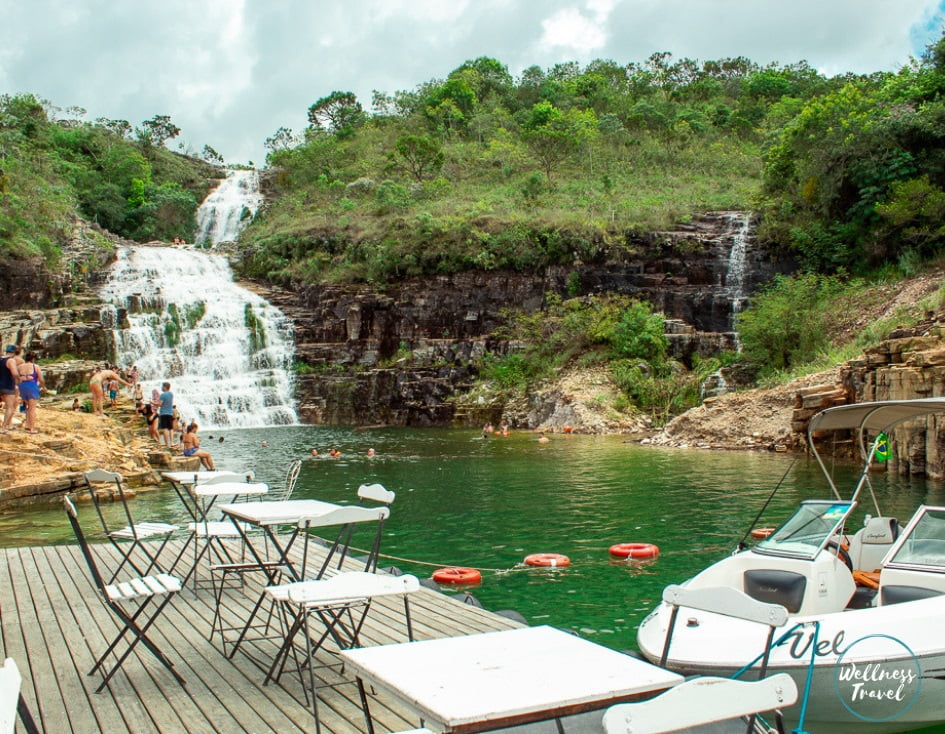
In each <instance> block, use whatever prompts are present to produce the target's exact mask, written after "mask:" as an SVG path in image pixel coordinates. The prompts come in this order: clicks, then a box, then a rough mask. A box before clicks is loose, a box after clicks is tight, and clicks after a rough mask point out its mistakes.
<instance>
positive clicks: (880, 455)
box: [873, 433, 889, 464]
mask: <svg viewBox="0 0 945 734" xmlns="http://www.w3.org/2000/svg"><path fill="white" fill-rule="evenodd" d="M873 457H874V458H875V459H876V461H878V462H879V463H880V464H882V463H883V462H884V461H886V460H887V459H888V458H889V437H888V436H887V435H886V434H885V433H881V434H879V435H878V436H877V437H876V448H875V449H873Z"/></svg>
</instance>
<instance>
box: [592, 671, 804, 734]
mask: <svg viewBox="0 0 945 734" xmlns="http://www.w3.org/2000/svg"><path fill="white" fill-rule="evenodd" d="M795 701H797V685H796V684H795V683H794V679H793V678H791V676H790V675H788V674H787V673H777V674H776V675H772V676H770V677H768V678H762V679H761V680H755V681H741V680H732V679H731V678H715V677H711V676H706V677H702V678H692V679H691V680H687V681H685V682H683V683H680V684H679V685H678V686H674V687H673V688H670V689H669V690H668V691H666V692H665V693H661V694H660V695H659V696H657V697H656V698H651V699H649V700H647V701H640V702H638V703H618V704H616V705H615V706H611V707H610V708H609V709H607V712H606V713H605V714H604V731H605V732H606V734H662V733H663V732H672V731H678V730H680V729H685V728H687V727H691V726H698V725H700V724H712V723H715V722H719V721H729V720H733V719H738V718H740V717H743V716H754V715H755V714H758V713H760V712H762V711H772V710H775V709H780V708H782V707H784V706H790V705H791V704H793V703H794V702H795ZM749 731H750V729H749Z"/></svg>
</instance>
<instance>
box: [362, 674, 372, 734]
mask: <svg viewBox="0 0 945 734" xmlns="http://www.w3.org/2000/svg"><path fill="white" fill-rule="evenodd" d="M358 695H359V696H360V697H361V709H362V710H363V711H364V723H365V724H366V725H367V731H368V734H374V722H373V721H371V708H370V706H369V705H368V697H367V692H366V691H365V690H364V681H363V680H361V676H358Z"/></svg>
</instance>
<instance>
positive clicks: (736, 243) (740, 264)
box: [725, 212, 751, 330]
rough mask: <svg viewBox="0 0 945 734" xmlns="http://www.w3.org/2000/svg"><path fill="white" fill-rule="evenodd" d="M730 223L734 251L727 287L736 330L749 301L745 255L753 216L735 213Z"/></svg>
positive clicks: (730, 262)
mask: <svg viewBox="0 0 945 734" xmlns="http://www.w3.org/2000/svg"><path fill="white" fill-rule="evenodd" d="M728 221H729V224H730V225H731V228H732V249H731V250H729V253H728V273H727V274H726V276H725V287H726V289H727V290H728V295H729V299H730V300H731V303H732V317H731V321H732V329H733V330H734V329H735V319H736V317H737V316H738V314H739V312H741V310H742V307H743V306H744V305H745V302H746V301H747V300H748V298H747V296H746V295H745V255H746V253H747V252H748V244H749V239H750V236H749V231H750V228H751V214H745V213H742V212H733V213H731V214H729V215H728Z"/></svg>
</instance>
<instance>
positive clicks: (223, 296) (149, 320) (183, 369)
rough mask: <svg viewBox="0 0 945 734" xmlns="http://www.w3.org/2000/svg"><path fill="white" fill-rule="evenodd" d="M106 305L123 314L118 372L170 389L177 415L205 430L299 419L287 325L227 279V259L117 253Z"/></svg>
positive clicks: (191, 252)
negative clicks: (134, 369) (126, 370)
mask: <svg viewBox="0 0 945 734" xmlns="http://www.w3.org/2000/svg"><path fill="white" fill-rule="evenodd" d="M102 297H103V300H104V301H106V302H108V303H111V304H113V306H114V307H115V308H125V309H127V312H128V326H127V328H125V329H116V330H115V331H114V332H113V333H114V335H115V342H116V345H117V352H118V355H117V359H118V364H119V365H121V366H131V365H133V364H135V365H137V366H138V371H139V374H140V380H141V382H143V383H144V387H145V388H146V390H145V394H146V395H147V394H150V391H151V389H152V388H160V386H161V383H162V382H163V381H165V380H167V381H168V382H170V383H171V391H172V392H173V393H174V402H175V404H176V405H177V407H178V409H179V410H180V414H181V418H182V419H183V420H185V421H190V420H191V419H192V418H196V420H197V422H198V423H199V424H200V425H201V426H202V427H205V428H222V427H233V428H236V427H241V428H250V427H260V426H271V425H284V424H291V423H295V422H296V421H297V418H296V414H295V407H294V401H293V398H292V392H293V385H292V357H293V341H292V325H291V323H290V322H289V320H288V319H287V318H286V317H285V316H284V315H283V314H282V313H281V312H280V311H279V310H278V309H277V308H276V307H275V306H272V305H271V304H269V303H267V302H266V300H265V299H263V298H261V297H260V296H257V295H256V294H255V293H251V292H250V291H247V290H245V289H244V288H241V287H240V286H238V285H237V284H236V283H234V282H233V275H232V273H231V271H230V268H229V265H228V263H227V261H226V259H225V258H224V257H223V256H221V255H215V254H209V253H206V252H203V251H200V250H196V249H192V248H175V247H146V246H138V247H129V248H121V249H120V250H119V253H118V259H117V261H116V263H115V264H114V265H113V266H112V269H111V272H110V274H109V278H108V281H107V283H106V284H105V286H104V287H103V289H102Z"/></svg>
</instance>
